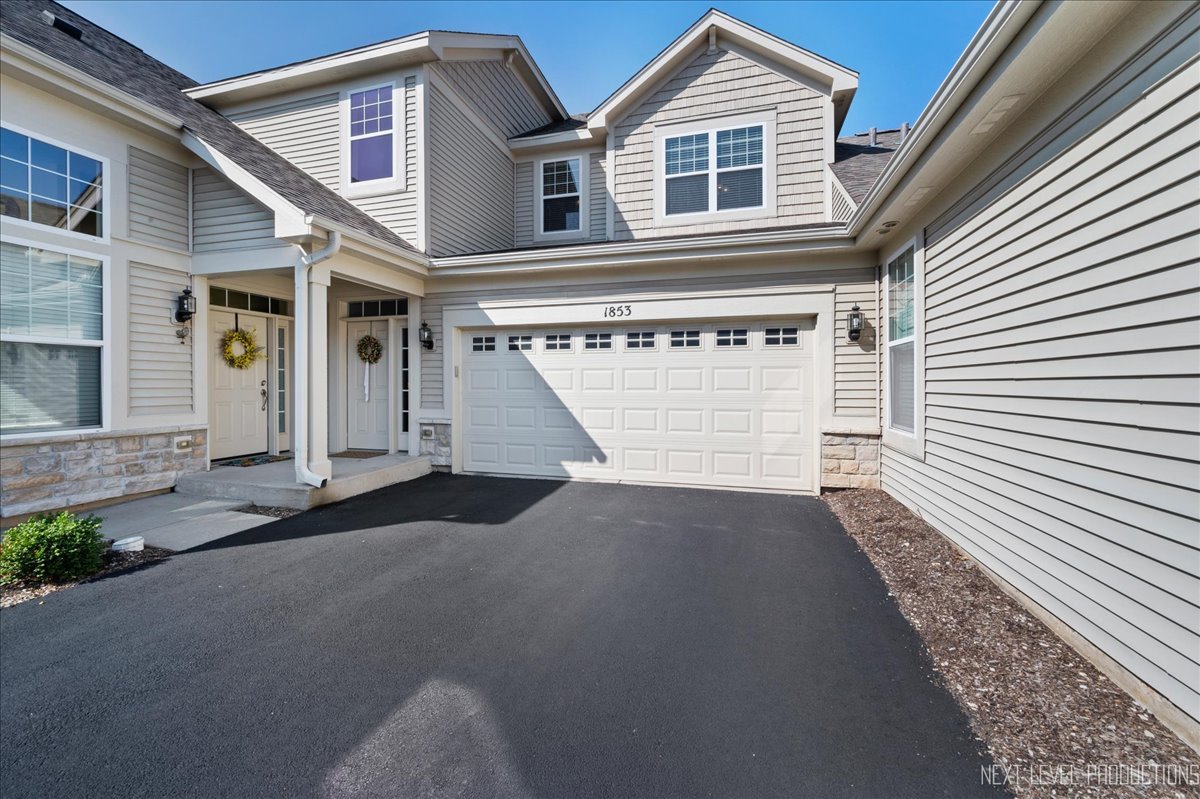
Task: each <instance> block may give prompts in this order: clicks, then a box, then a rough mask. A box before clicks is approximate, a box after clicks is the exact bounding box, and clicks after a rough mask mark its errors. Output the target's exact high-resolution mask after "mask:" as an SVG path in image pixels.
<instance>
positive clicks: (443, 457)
mask: <svg viewBox="0 0 1200 799" xmlns="http://www.w3.org/2000/svg"><path fill="white" fill-rule="evenodd" d="M420 425H421V427H420V429H421V454H422V455H430V456H432V458H433V461H432V463H433V467H434V468H435V469H437V470H438V471H446V470H447V469H449V468H450V424H449V423H448V422H420ZM427 427H432V428H433V438H426V437H425V435H424V431H425V428H427Z"/></svg>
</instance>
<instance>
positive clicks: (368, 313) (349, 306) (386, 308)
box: [346, 297, 408, 319]
mask: <svg viewBox="0 0 1200 799" xmlns="http://www.w3.org/2000/svg"><path fill="white" fill-rule="evenodd" d="M407 315H408V300H407V299H406V298H404V297H397V298H396V299H394V300H355V301H354V302H348V303H346V316H348V317H350V318H351V319H363V318H369V317H372V316H407Z"/></svg>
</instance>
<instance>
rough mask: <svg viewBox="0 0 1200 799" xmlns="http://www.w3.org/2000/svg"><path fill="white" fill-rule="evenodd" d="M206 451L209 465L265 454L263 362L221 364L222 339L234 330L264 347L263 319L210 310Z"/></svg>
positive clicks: (265, 366)
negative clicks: (243, 366)
mask: <svg viewBox="0 0 1200 799" xmlns="http://www.w3.org/2000/svg"><path fill="white" fill-rule="evenodd" d="M208 318H209V340H210V341H211V342H212V353H213V354H212V360H211V362H210V365H209V385H210V391H209V395H210V397H211V405H210V410H209V430H208V447H209V450H208V451H209V457H210V458H211V459H212V460H218V459H220V458H232V457H236V456H238V455H254V454H257V453H260V452H266V451H267V416H268V414H267V397H268V395H267V359H266V358H265V357H264V358H259V359H258V360H256V361H255V362H254V363H253V364H252V365H251V366H250V368H248V369H235V368H233V367H232V366H230V365H229V364H227V363H226V362H225V357H224V353H223V351H222V348H221V338H222V337H223V336H224V335H225V331H227V330H232V329H234V328H235V327H236V328H237V329H239V330H249V331H252V332H253V334H254V340H255V341H256V342H257V343H258V346H260V347H268V348H269V345H270V342H269V341H268V340H267V318H266V317H265V316H256V315H254V314H249V313H243V312H241V311H238V312H236V313H235V312H233V311H225V310H219V309H217V308H210V309H209V311H208Z"/></svg>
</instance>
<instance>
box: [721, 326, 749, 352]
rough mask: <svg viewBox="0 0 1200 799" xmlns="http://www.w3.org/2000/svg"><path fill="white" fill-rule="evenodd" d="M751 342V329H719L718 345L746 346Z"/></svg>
mask: <svg viewBox="0 0 1200 799" xmlns="http://www.w3.org/2000/svg"><path fill="white" fill-rule="evenodd" d="M749 344H750V331H748V330H747V329H746V328H744V327H735V328H723V329H720V330H717V346H718V347H746V346H749Z"/></svg>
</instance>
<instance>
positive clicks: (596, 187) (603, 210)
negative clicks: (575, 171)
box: [588, 153, 608, 241]
mask: <svg viewBox="0 0 1200 799" xmlns="http://www.w3.org/2000/svg"><path fill="white" fill-rule="evenodd" d="M590 160H591V163H590V165H589V168H590V173H589V175H588V180H589V181H590V183H589V185H588V193H589V195H590V196H589V197H588V205H589V207H588V217H589V221H588V224H589V225H591V229H590V230H589V231H588V233H589V235H588V238H590V239H591V240H592V241H604V240H605V239H606V238H607V237H608V230H607V227H608V186H607V185H606V182H607V180H608V175H607V172H606V171H605V166H606V165H605V162H604V153H592V157H591V159H590Z"/></svg>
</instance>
